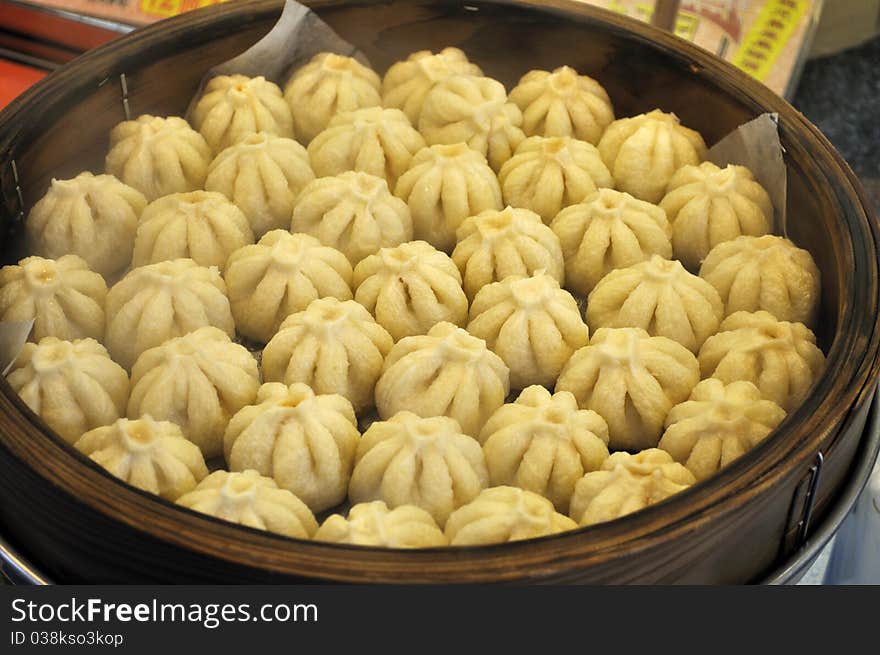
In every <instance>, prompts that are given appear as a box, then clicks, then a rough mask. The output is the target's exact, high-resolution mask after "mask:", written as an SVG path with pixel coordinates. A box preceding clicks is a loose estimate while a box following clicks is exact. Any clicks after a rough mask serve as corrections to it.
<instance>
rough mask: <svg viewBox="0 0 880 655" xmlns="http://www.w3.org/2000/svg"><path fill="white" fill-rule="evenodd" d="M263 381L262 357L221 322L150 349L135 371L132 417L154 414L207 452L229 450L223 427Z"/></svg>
mask: <svg viewBox="0 0 880 655" xmlns="http://www.w3.org/2000/svg"><path fill="white" fill-rule="evenodd" d="M259 386H260V370H259V367H258V366H257V360H256V359H254V356H253V355H251V354H250V352H248V350H247V348H245V347H244V346H241V345H239V344H237V343H233V342H232V341H231V340H230V338H229V336H228V335H227V334H226V333H225V332H223V330H220V329H218V328H215V327H210V326H208V327H203V328H199V329H198V330H196V331H195V332H190V333H189V334H185V335H184V336H182V337H176V338H174V339H169V340H168V341H166V342H165V343H163V344H162V345H161V346H156V347H155V348H150V349H149V350H147V351H146V352H145V353H144V354H142V355H141V356H140V357H138V359H137V362H136V363H135V365H134V367H133V368H132V370H131V397H130V398H129V400H128V416H129V418H137V417H139V416H143V415H145V414H149V415H150V416H152V417H153V418H155V419H157V420H161V421H171V422H172V423H176V424H177V425H179V426H180V428H181V430H182V431H183V435H184V436H185V437H186V438H187V439H189V440H190V441H192V442H193V443H194V444H196V445H197V446H198V447H199V448H200V449H201V450H202V453H203V454H204V456H205V457H217V456H218V455H220V454H222V452H223V432H224V430H226V425H227V424H228V423H229V419H230V418H232V415H233V414H235V413H236V412H237V411H238V410H239V409H241V408H242V407H244V406H245V405H248V404H250V403H252V402H253V401H254V399H255V398H256V397H257V389H258V388H259Z"/></svg>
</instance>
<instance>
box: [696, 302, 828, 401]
mask: <svg viewBox="0 0 880 655" xmlns="http://www.w3.org/2000/svg"><path fill="white" fill-rule="evenodd" d="M699 359H700V369H701V370H702V373H703V377H704V378H708V377H713V378H718V379H719V380H721V381H722V382H725V383H730V382H736V381H737V380H745V381H747V382H751V383H752V384H754V385H755V386H756V387H758V389H760V390H761V393H762V394H763V396H764V397H765V398H767V399H769V400H772V401H773V402H775V403H776V404H777V405H779V406H780V407H782V408H783V409H784V410H785V411H787V412H790V411H792V410H794V409H795V408H796V407H797V406H798V405H800V404H801V402H803V400H804V399H805V398H806V397H807V394H808V393H809V391H810V388H811V387H812V386H813V383H814V382H815V381H816V380H817V379H818V378H819V376H820V375H821V374H822V371H823V370H824V368H825V356H824V355H823V354H822V351H821V350H819V348H818V346H816V336H815V335H814V334H813V333H812V331H811V330H810V329H809V328H808V327H807V326H806V325H804V324H803V323H789V322H788V321H778V320H776V317H775V316H773V315H772V314H770V313H769V312H765V311H759V312H754V313H750V312H736V313H735V314H731V315H730V316H728V317H727V318H725V319H724V321H722V323H721V327H720V328H719V330H718V334H716V335H715V336H713V337H709V339H707V340H706V343H704V344H703V347H702V348H700V355H699Z"/></svg>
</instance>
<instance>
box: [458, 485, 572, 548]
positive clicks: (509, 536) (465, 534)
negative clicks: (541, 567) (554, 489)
mask: <svg viewBox="0 0 880 655" xmlns="http://www.w3.org/2000/svg"><path fill="white" fill-rule="evenodd" d="M577 527H578V526H577V523H575V522H574V521H572V520H571V519H570V518H568V517H567V516H565V515H563V514H559V513H558V512H556V511H555V510H554V509H553V503H551V502H550V501H549V500H547V499H546V498H544V497H543V496H539V495H538V494H536V493H532V492H531V491H527V490H525V489H518V488H516V487H492V488H491V489H485V490H484V491H482V492H480V495H479V496H477V497H476V498H475V499H474V500H472V501H471V502H469V503H468V504H467V505H464V506H463V507H459V508H458V509H457V510H455V511H454V512H453V513H452V514H451V515H450V517H449V520H448V521H447V522H446V537H447V538H448V539H449V545H450V546H479V545H485V544H499V543H506V542H510V541H520V540H523V539H536V538H537V537H546V536H548V535H553V534H558V533H560V532H565V531H567V530H575V529H577Z"/></svg>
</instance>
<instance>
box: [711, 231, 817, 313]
mask: <svg viewBox="0 0 880 655" xmlns="http://www.w3.org/2000/svg"><path fill="white" fill-rule="evenodd" d="M700 277H701V278H703V279H704V280H706V281H707V282H708V283H709V284H711V285H712V286H713V287H715V289H717V290H718V293H719V294H721V299H722V300H723V301H724V304H725V310H726V313H727V315H730V314H734V313H736V312H740V311H746V312H757V311H760V310H765V311H768V312H770V313H771V314H773V315H774V316H775V317H776V318H778V319H779V320H780V321H791V322H792V323H804V324H806V325H814V324H815V322H816V314H817V313H818V310H819V299H820V296H821V275H820V273H819V268H818V267H817V266H816V263H815V262H814V261H813V257H812V256H811V255H810V253H809V252H808V251H806V250H803V249H801V248H798V247H797V246H795V245H794V244H793V243H792V242H791V241H789V240H788V239H786V238H784V237H777V236H773V235H770V234H768V235H766V236H762V237H745V236H744V237H739V238H737V239H734V240H733V241H726V242H724V243H720V244H718V245H717V246H716V247H715V248H713V249H712V251H711V252H710V253H709V256H708V257H706V259H705V261H704V262H703V265H702V266H701V267H700Z"/></svg>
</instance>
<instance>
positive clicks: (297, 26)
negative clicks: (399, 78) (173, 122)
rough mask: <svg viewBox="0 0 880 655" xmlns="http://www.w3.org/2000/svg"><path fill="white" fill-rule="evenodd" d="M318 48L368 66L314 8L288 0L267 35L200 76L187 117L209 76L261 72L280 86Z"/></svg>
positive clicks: (316, 51) (318, 50)
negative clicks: (352, 58) (351, 58)
mask: <svg viewBox="0 0 880 655" xmlns="http://www.w3.org/2000/svg"><path fill="white" fill-rule="evenodd" d="M319 52H332V53H335V54H337V55H344V56H346V57H354V58H355V59H357V60H358V61H359V62H360V63H362V64H364V65H365V66H368V67H369V66H370V61H369V60H368V59H367V57H366V56H365V55H364V54H363V53H362V52H361V51H360V50H358V49H357V48H356V47H355V46H353V45H352V44H351V43H349V42H348V41H346V40H345V39H343V38H342V37H341V36H339V35H338V34H337V33H336V32H334V31H333V29H332V28H331V27H330V26H329V25H327V23H325V22H324V21H323V20H321V19H320V18H319V17H318V15H317V14H316V13H315V12H313V11H312V10H311V9H309V8H308V7H306V6H305V5H302V4H300V3H299V2H294V1H293V0H287V2H285V3H284V9H283V10H282V12H281V17H280V18H279V19H278V22H277V23H275V26H274V27H273V28H272V29H271V30H270V31H269V33H268V34H266V36H264V37H263V38H262V39H260V40H259V41H257V42H256V43H255V44H254V45H252V46H251V47H250V48H248V49H247V50H245V51H244V52H243V53H241V54H240V55H238V56H237V57H233V58H232V59H230V60H228V61H225V62H223V63H222V64H219V65H217V66H215V67H214V68H212V69H211V70H209V71H208V73H207V74H206V75H205V76H204V77H203V78H202V82H201V84H200V85H199V89H198V91H197V92H196V94H195V95H194V96H193V99H192V101H191V102H190V105H189V109H188V110H187V117H188V116H189V115H190V113H191V112H192V109H193V107H194V106H195V102H196V100H197V99H198V98H199V96H200V95H201V92H202V89H203V88H204V86H205V84H207V82H208V80H210V79H211V78H212V77H216V76H217V75H236V74H238V75H246V76H248V77H257V76H260V75H262V76H263V77H265V78H266V79H267V80H270V81H272V82H274V83H275V84H277V85H279V86H281V87H283V86H284V84H285V83H286V82H287V80H288V78H289V77H290V75H291V73H293V72H294V71H295V70H296V69H297V68H299V67H300V66H303V65H304V64H306V63H308V61H309V60H310V59H311V58H312V57H314V56H315V55H316V54H318V53H319Z"/></svg>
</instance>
